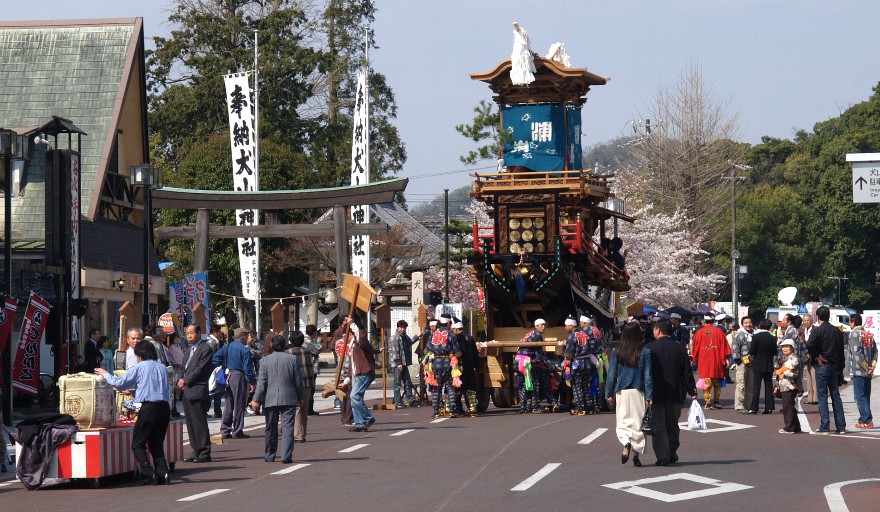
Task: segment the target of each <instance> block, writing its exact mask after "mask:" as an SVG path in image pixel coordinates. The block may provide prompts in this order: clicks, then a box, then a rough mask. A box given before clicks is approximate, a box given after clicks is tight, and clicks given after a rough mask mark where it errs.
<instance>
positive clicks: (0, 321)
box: [0, 298, 18, 389]
mask: <svg viewBox="0 0 880 512" xmlns="http://www.w3.org/2000/svg"><path fill="white" fill-rule="evenodd" d="M17 309H18V301H17V300H15V299H13V298H7V299H6V300H5V301H3V304H2V305H0V354H3V352H4V351H5V350H6V344H7V343H9V338H11V337H12V324H13V323H14V322H15V312H16V310H17ZM4 370H5V368H0V377H2V376H3V371H4ZM2 382H3V380H2V379H0V383H2ZM0 389H2V384H0Z"/></svg>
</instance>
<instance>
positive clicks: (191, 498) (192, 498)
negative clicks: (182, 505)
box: [177, 489, 229, 501]
mask: <svg viewBox="0 0 880 512" xmlns="http://www.w3.org/2000/svg"><path fill="white" fill-rule="evenodd" d="M228 490H229V489H214V490H213V491H208V492H201V493H199V494H193V495H192V496H187V497H186V498H180V499H179V500H177V501H195V500H197V499H201V498H206V497H208V496H213V495H215V494H220V493H221V492H226V491H228Z"/></svg>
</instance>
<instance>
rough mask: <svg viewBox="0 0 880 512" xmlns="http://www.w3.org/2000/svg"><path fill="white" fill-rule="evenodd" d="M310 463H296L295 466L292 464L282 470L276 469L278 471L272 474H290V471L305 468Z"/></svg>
mask: <svg viewBox="0 0 880 512" xmlns="http://www.w3.org/2000/svg"><path fill="white" fill-rule="evenodd" d="M308 465H309V464H295V465H293V466H290V467H289V468H284V469H282V470H281V471H276V472H274V473H272V474H273V475H286V474H288V473H293V472H294V471H296V470H297V469H302V468H304V467H306V466H308Z"/></svg>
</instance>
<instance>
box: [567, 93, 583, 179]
mask: <svg viewBox="0 0 880 512" xmlns="http://www.w3.org/2000/svg"><path fill="white" fill-rule="evenodd" d="M565 115H566V116H567V117H568V168H569V169H570V170H581V169H583V168H584V163H583V162H582V161H581V159H582V155H581V109H580V108H577V107H574V106H572V105H569V106H567V107H565Z"/></svg>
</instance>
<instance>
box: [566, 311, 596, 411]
mask: <svg viewBox="0 0 880 512" xmlns="http://www.w3.org/2000/svg"><path fill="white" fill-rule="evenodd" d="M581 318H582V319H583V318H584V317H581ZM587 329H588V331H587V332H591V331H592V329H590V328H589V327H587ZM565 332H567V333H568V339H567V340H566V342H565V354H564V356H563V357H564V358H565V359H564V360H563V361H562V368H563V371H564V372H565V375H566V377H569V378H570V379H571V389H572V404H571V405H572V407H571V411H570V412H571V414H572V415H573V416H583V415H585V414H593V413H594V412H595V401H594V400H592V398H591V397H590V387H591V384H592V382H591V374H592V369H593V362H592V361H591V360H590V356H593V357H595V355H594V352H595V351H596V346H597V345H598V341H597V340H596V339H595V338H594V337H593V336H590V335H588V334H587V332H585V331H583V330H581V329H578V328H577V322H576V321H575V319H574V318H570V317H569V318H567V319H566V320H565ZM588 401H589V402H590V403H589V404H588Z"/></svg>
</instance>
